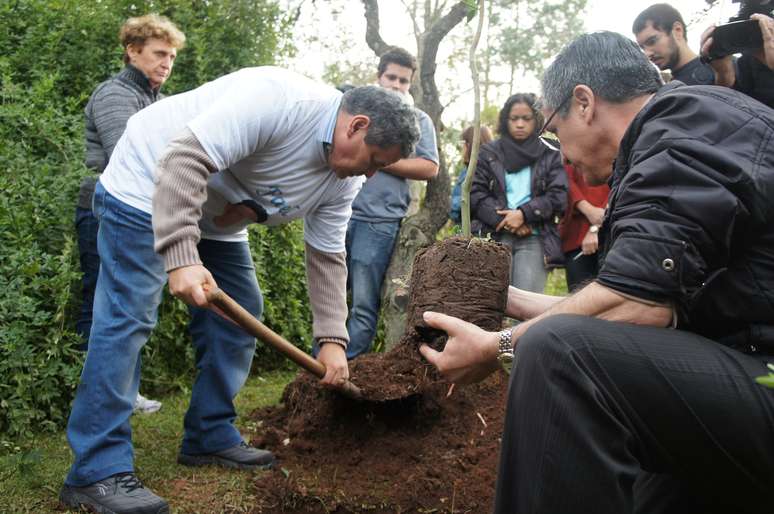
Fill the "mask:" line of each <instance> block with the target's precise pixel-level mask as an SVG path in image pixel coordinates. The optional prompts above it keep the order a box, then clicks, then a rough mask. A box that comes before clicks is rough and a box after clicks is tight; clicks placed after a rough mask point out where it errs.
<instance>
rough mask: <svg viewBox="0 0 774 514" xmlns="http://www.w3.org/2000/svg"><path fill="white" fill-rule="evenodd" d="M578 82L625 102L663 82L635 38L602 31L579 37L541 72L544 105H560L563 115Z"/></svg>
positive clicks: (610, 97)
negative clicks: (631, 38) (567, 100)
mask: <svg viewBox="0 0 774 514" xmlns="http://www.w3.org/2000/svg"><path fill="white" fill-rule="evenodd" d="M577 85H585V86H588V87H589V88H590V89H591V90H592V91H593V92H594V94H595V95H597V96H599V97H600V98H602V99H603V100H605V101H607V102H611V103H624V102H628V101H629V100H632V99H633V98H637V97H639V96H643V95H649V94H652V93H655V92H656V91H658V89H659V88H660V87H661V86H662V85H663V82H662V81H661V76H660V75H659V72H658V70H657V69H656V67H655V66H653V65H652V64H651V63H650V61H648V58H647V57H645V54H643V53H642V51H641V50H640V49H639V47H638V46H637V44H636V43H635V42H634V41H632V40H630V39H627V38H625V37H624V36H622V35H621V34H616V33H615V32H606V31H604V32H594V33H592V34H584V35H582V36H580V37H578V38H577V39H576V40H575V41H573V42H571V43H570V44H569V45H567V46H566V47H565V48H564V49H562V51H561V52H560V53H559V55H558V56H557V57H556V60H555V61H554V62H553V63H551V65H550V66H549V67H548V69H547V70H546V71H545V73H544V74H543V100H544V103H545V105H546V108H547V109H550V110H554V109H557V108H558V107H559V106H562V109H561V111H560V112H559V115H560V116H562V117H564V116H566V115H567V111H568V110H569V108H570V103H569V102H566V99H567V98H569V97H570V95H572V92H573V90H574V89H575V86H577ZM562 102H564V105H562Z"/></svg>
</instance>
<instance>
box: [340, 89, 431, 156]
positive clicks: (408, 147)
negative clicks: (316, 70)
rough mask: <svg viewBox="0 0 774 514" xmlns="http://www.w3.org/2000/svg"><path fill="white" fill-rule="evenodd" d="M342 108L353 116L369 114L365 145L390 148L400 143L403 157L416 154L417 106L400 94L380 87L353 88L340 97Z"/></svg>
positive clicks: (417, 135)
mask: <svg viewBox="0 0 774 514" xmlns="http://www.w3.org/2000/svg"><path fill="white" fill-rule="evenodd" d="M341 108H342V109H344V110H345V111H347V112H348V113H349V114H351V115H353V116H357V115H358V114H362V115H365V116H368V118H369V119H370V120H371V124H370V125H369V126H368V132H367V134H366V137H365V142H366V144H369V145H374V146H378V147H379V148H389V147H391V146H395V145H398V146H399V147H400V155H401V157H402V158H403V159H405V158H406V157H409V156H410V155H411V154H412V153H414V148H415V147H416V145H417V142H418V141H419V123H418V122H417V115H416V114H415V113H414V107H412V106H411V105H409V104H408V102H406V100H404V99H403V98H402V97H401V95H399V94H398V93H396V92H394V91H390V90H388V89H384V88H382V87H379V86H362V87H356V88H354V89H350V90H349V91H347V92H346V93H344V96H343V97H342V99H341Z"/></svg>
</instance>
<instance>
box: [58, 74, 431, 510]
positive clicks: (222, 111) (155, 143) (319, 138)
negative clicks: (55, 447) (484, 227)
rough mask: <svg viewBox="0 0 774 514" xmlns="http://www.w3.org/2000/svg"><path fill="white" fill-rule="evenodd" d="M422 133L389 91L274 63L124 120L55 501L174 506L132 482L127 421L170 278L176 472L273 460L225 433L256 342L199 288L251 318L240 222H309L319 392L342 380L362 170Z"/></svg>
mask: <svg viewBox="0 0 774 514" xmlns="http://www.w3.org/2000/svg"><path fill="white" fill-rule="evenodd" d="M418 139H419V129H418V127H417V121H416V117H415V115H414V111H413V109H412V108H411V107H410V106H409V105H407V104H405V103H404V101H403V100H402V99H401V98H400V97H399V96H398V95H396V94H395V93H392V92H389V91H387V90H385V89H382V88H379V87H375V86H367V87H362V88H356V89H353V90H351V91H349V92H347V94H345V95H343V96H342V94H341V93H340V92H338V91H336V90H335V89H333V88H330V87H327V86H325V85H322V84H317V83H314V82H312V81H311V80H309V79H307V78H306V77H303V76H301V75H298V74H296V73H292V72H289V71H287V70H283V69H280V68H274V67H261V68H247V69H243V70H240V71H237V72H235V73H232V74H230V75H226V76H224V77H221V78H219V79H217V80H214V81H212V82H209V83H207V84H204V85H203V86H201V87H199V88H197V89H195V90H192V91H189V92H187V93H183V94H180V95H176V96H173V97H169V98H166V99H164V100H162V101H159V102H157V103H155V104H153V105H152V106H150V107H148V108H146V109H145V110H143V111H140V112H139V113H137V114H136V115H134V116H133V117H132V118H130V119H129V122H128V124H127V128H126V132H125V133H124V134H123V136H122V137H121V139H120V140H119V142H118V144H117V145H116V148H115V150H114V152H113V155H112V157H111V159H110V163H109V164H108V167H107V168H106V169H105V172H104V174H103V175H102V176H101V178H100V181H99V183H98V184H97V187H96V191H95V197H94V211H95V215H96V216H97V217H98V218H99V221H100V228H99V236H98V249H99V253H100V257H101V259H102V266H101V268H100V273H99V278H98V281H97V289H96V294H95V300H94V322H93V326H92V331H91V337H90V340H89V351H88V354H87V357H86V363H85V365H84V369H83V374H82V376H81V383H80V385H79V387H78V391H77V394H76V397H75V401H74V403H73V408H72V412H71V414H70V419H69V423H68V427H67V435H68V440H69V442H70V446H71V447H72V449H73V452H74V454H75V459H74V462H73V465H72V468H71V470H70V473H69V474H68V476H67V479H66V480H65V485H64V487H63V488H62V491H61V494H60V500H61V502H62V503H63V504H64V505H65V506H67V507H79V506H85V507H87V508H89V509H91V510H96V511H98V512H115V513H130V512H131V513H134V514H142V513H166V512H168V510H169V507H168V504H167V502H166V501H164V500H163V499H162V498H160V497H158V496H156V495H155V494H153V493H152V492H151V491H150V490H148V489H147V488H145V487H144V486H143V485H142V484H141V482H140V481H139V480H138V478H137V477H136V475H135V474H134V455H133V447H132V442H131V427H130V424H129V417H130V415H131V412H132V401H133V399H134V398H135V396H136V394H137V387H138V382H139V376H140V350H141V348H142V346H143V345H144V344H145V342H146V341H147V338H148V335H149V334H150V331H151V329H152V328H153V325H154V324H155V322H156V311H157V308H158V305H159V303H160V301H161V293H162V288H163V287H164V284H165V283H166V281H167V274H168V280H169V289H170V292H172V294H174V295H175V296H177V297H179V298H181V299H182V300H184V301H185V302H186V303H188V304H189V305H190V306H191V308H190V313H191V322H190V330H191V335H192V338H193V344H194V346H195V349H196V367H197V370H198V374H197V377H196V380H195V382H194V385H193V388H192V392H191V403H190V406H189V409H188V412H187V413H186V416H185V420H184V429H185V430H184V436H183V442H182V446H181V450H180V454H179V456H178V462H180V463H181V464H184V465H191V466H198V465H204V464H218V465H222V466H225V467H230V468H261V467H268V466H271V465H272V463H273V461H274V456H273V455H272V454H271V453H270V452H268V451H265V450H258V449H255V448H251V447H249V446H248V445H247V444H246V443H244V441H243V440H242V437H241V435H240V434H239V431H238V430H237V429H236V427H234V424H233V422H234V419H235V417H236V412H235V409H234V405H233V398H234V397H235V396H236V394H237V392H238V391H239V390H240V389H241V387H242V385H243V384H244V381H245V379H246V378H247V374H248V372H249V369H250V363H251V361H252V357H253V353H254V350H255V339H254V338H253V337H252V336H249V335H248V334H246V333H245V332H244V331H243V330H242V329H240V328H239V327H238V326H236V325H234V324H232V323H231V322H229V321H227V320H225V319H223V318H222V317H220V316H219V315H217V314H215V313H214V312H213V311H211V310H210V309H209V308H208V307H209V304H208V301H207V297H206V294H205V291H206V290H207V289H212V290H214V289H216V288H218V287H220V288H221V289H222V290H224V291H225V292H226V293H227V294H228V295H230V296H231V297H233V298H234V299H235V300H236V301H237V302H238V303H239V304H240V305H242V306H244V307H245V308H246V309H247V310H248V311H249V312H250V313H251V314H252V315H253V316H255V317H260V314H261V312H262V308H263V301H262V297H261V293H260V289H259V287H258V283H257V281H256V278H255V270H254V267H253V262H252V258H251V256H250V252H249V247H248V244H247V232H246V226H247V225H248V224H250V223H252V222H261V223H265V224H267V225H277V224H281V223H286V222H288V221H291V220H293V219H298V218H303V220H304V239H305V243H306V247H305V251H306V269H307V281H308V287H309V296H310V300H311V307H312V314H313V318H314V323H313V327H312V332H313V335H314V338H315V340H316V342H317V343H318V344H319V345H320V346H321V350H320V354H319V357H318V360H319V361H320V362H321V363H322V364H324V365H325V367H326V374H325V376H324V377H323V379H322V383H323V384H325V385H328V386H330V387H338V386H340V385H341V384H344V383H346V380H347V378H348V376H349V372H348V368H347V360H346V356H345V348H346V345H347V341H348V336H347V331H346V328H345V321H346V317H347V304H346V293H345V288H346V266H345V256H344V236H345V233H346V229H347V221H348V219H349V215H350V213H351V207H350V206H351V203H352V199H353V198H354V197H355V195H356V194H357V192H358V190H359V189H360V187H361V185H362V181H363V179H362V178H360V177H358V176H359V175H371V174H373V173H374V172H375V171H376V170H377V169H379V168H383V167H385V166H388V165H389V164H391V163H393V162H395V161H397V160H399V159H401V158H405V157H408V156H409V155H410V154H411V152H412V151H413V150H414V146H415V145H416V142H417V140H418Z"/></svg>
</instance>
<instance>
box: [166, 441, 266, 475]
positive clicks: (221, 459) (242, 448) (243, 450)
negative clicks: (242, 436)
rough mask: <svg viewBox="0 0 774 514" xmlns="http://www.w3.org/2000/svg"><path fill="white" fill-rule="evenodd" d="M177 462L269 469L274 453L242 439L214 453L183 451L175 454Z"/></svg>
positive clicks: (191, 464)
mask: <svg viewBox="0 0 774 514" xmlns="http://www.w3.org/2000/svg"><path fill="white" fill-rule="evenodd" d="M177 462H178V463H179V464H183V465H184V466H207V465H210V464H214V465H216V466H223V467H224V468H235V469H269V468H271V467H272V466H273V465H274V454H273V453H271V452H270V451H267V450H259V449H258V448H253V447H252V446H248V444H247V443H246V442H244V441H242V442H241V443H239V444H238V445H237V446H234V447H232V448H227V449H225V450H221V451H219V452H215V453H205V454H204V455H186V454H185V453H183V452H180V454H179V455H178V456H177Z"/></svg>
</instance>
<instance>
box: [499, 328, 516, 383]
mask: <svg viewBox="0 0 774 514" xmlns="http://www.w3.org/2000/svg"><path fill="white" fill-rule="evenodd" d="M512 332H513V329H512V328H506V329H505V330H503V331H501V332H500V346H499V348H498V349H497V360H498V361H500V365H501V366H502V367H503V369H505V371H507V372H508V373H510V372H511V366H512V365H513V344H512V343H511V333H512Z"/></svg>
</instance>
